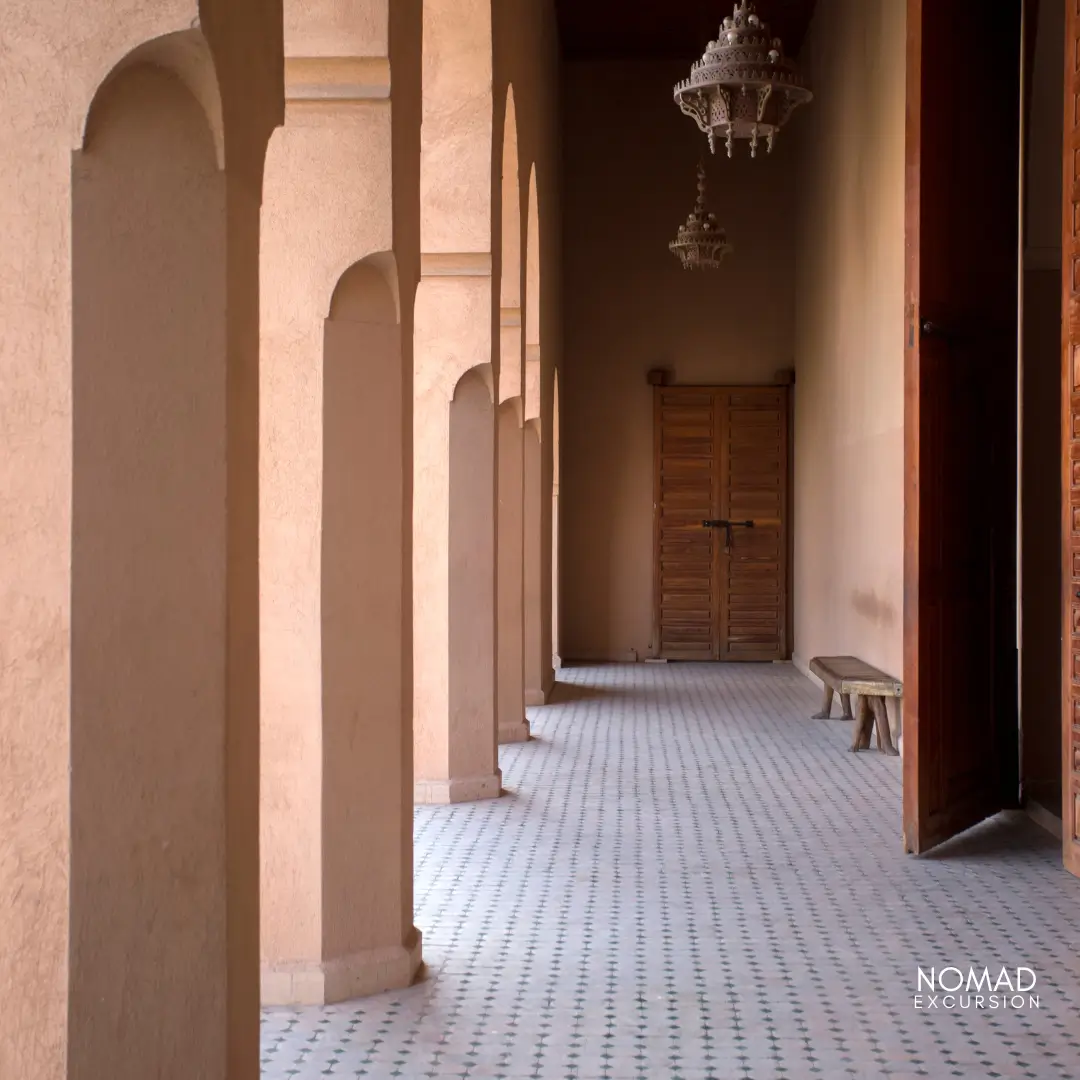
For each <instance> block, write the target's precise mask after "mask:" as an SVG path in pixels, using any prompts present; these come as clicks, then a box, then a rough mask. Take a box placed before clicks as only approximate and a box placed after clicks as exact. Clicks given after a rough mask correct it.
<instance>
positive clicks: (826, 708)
mask: <svg viewBox="0 0 1080 1080" xmlns="http://www.w3.org/2000/svg"><path fill="white" fill-rule="evenodd" d="M832 699H833V688H832V687H831V686H826V687H825V704H824V705H822V706H821V712H816V713H814V715H813V716H811V717H810V719H811V720H828V719H829V717H830V716H831V715H832Z"/></svg>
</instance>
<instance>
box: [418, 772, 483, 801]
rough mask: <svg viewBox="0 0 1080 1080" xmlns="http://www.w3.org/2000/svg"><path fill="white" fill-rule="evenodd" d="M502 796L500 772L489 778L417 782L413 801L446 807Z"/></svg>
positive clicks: (477, 777) (475, 777) (474, 777)
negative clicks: (452, 804)
mask: <svg viewBox="0 0 1080 1080" xmlns="http://www.w3.org/2000/svg"><path fill="white" fill-rule="evenodd" d="M501 794H502V772H501V771H500V770H499V769H496V770H495V772H494V773H493V774H492V775H491V776H469V777H452V778H451V779H449V780H417V781H416V783H415V785H414V787H413V801H414V802H415V803H416V804H417V805H424V806H446V805H448V804H450V803H463V802H479V801H480V800H481V799H497V798H498V797H499V796H500V795H501Z"/></svg>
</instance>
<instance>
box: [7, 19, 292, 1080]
mask: <svg viewBox="0 0 1080 1080" xmlns="http://www.w3.org/2000/svg"><path fill="white" fill-rule="evenodd" d="M17 15H18V12H16V16H17ZM200 26H201V27H202V28H204V29H196V28H197V27H200ZM19 27H20V28H19V32H18V33H17V34H15V35H14V36H11V35H6V37H7V40H6V41H5V50H4V64H3V69H2V71H0V91H2V94H3V100H4V122H3V124H0V231H2V234H3V236H4V243H3V245H2V246H0V324H2V325H3V327H4V332H3V334H0V430H3V432H4V453H3V455H0V501H2V512H0V587H2V591H3V596H4V603H3V604H2V605H0V643H2V644H0V652H2V654H3V658H2V667H3V670H4V677H3V678H2V679H0V747H2V751H0V836H2V837H3V842H2V847H0V896H3V897H4V914H3V918H2V919H0V956H2V957H3V960H2V969H3V977H2V982H3V985H4V988H5V990H6V991H7V993H6V994H5V1008H4V1009H3V1010H2V1011H0V1076H4V1077H9V1076H10V1077H27V1078H34V1080H39V1078H41V1080H61V1078H64V1080H98V1078H100V1077H135V1076H138V1077H144V1076H146V1077H149V1076H177V1075H181V1074H187V1075H192V1076H199V1077H202V1078H205V1080H226V1078H228V1080H255V1078H256V1077H257V1076H258V1072H259V1011H258V1004H259V1003H258V980H257V975H256V971H257V960H256V957H257V955H258V929H257V923H256V921H255V919H254V918H253V915H254V913H255V912H256V911H257V908H258V865H257V855H256V852H257V846H258V788H257V776H258V647H257V641H258V638H257V635H258V581H257V568H258V531H257V492H258V473H257V468H258V444H257V424H258V394H257V365H258V250H259V201H260V196H261V183H262V168H263V157H264V153H265V147H266V140H267V138H268V136H269V134H270V131H271V129H272V128H273V126H274V125H275V124H277V123H280V120H281V82H280V72H281V11H280V6H278V7H277V8H276V9H275V6H274V4H272V3H270V4H265V3H263V4H256V3H255V2H254V0H250V2H249V0H238V2H235V3H233V2H230V3H227V4H226V3H220V2H215V0H203V2H202V3H200V4H196V3H193V2H178V0H169V2H165V3H161V4H157V5H151V6H150V7H149V8H148V7H147V5H146V4H144V3H136V2H128V0H116V2H111V3H108V4H106V3H104V2H101V0H88V2H87V3H84V4H81V5H75V6H72V5H68V4H64V5H61V4H55V3H42V4H39V5H37V6H35V8H34V10H33V17H32V18H29V19H21V20H20V21H19ZM193 27H194V28H193ZM223 116H228V118H229V121H228V125H224V124H223V122H222V118H223ZM193 1032H196V1033H197V1038H193V1037H192V1033H193Z"/></svg>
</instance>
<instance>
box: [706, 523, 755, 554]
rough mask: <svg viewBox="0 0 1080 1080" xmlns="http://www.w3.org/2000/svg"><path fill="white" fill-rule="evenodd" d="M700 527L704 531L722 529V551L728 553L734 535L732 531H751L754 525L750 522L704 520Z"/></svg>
mask: <svg viewBox="0 0 1080 1080" xmlns="http://www.w3.org/2000/svg"><path fill="white" fill-rule="evenodd" d="M701 524H702V526H703V527H704V528H706V529H723V530H724V550H725V551H730V550H731V546H732V543H733V538H734V534H733V533H732V531H731V530H732V529H752V528H753V527H754V523H753V522H752V521H728V520H726V519H724V518H720V519H714V518H706V519H705V520H704V521H703V522H702V523H701Z"/></svg>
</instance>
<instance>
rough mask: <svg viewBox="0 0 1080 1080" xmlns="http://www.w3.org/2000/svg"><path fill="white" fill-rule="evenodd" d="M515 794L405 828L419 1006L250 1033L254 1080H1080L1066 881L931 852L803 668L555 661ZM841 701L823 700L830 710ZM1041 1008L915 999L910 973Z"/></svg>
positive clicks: (1014, 818) (968, 850) (287, 1015)
mask: <svg viewBox="0 0 1080 1080" xmlns="http://www.w3.org/2000/svg"><path fill="white" fill-rule="evenodd" d="M561 677H562V680H563V682H562V684H561V685H560V686H559V688H558V689H557V692H556V703H555V704H553V705H549V706H547V707H545V708H542V709H535V710H531V711H530V718H531V719H532V722H533V730H534V732H535V734H536V736H537V738H536V740H535V741H533V742H531V743H528V744H522V745H517V746H510V747H505V748H503V750H502V752H501V755H500V756H501V762H502V767H503V774H504V783H505V785H506V787H507V789H508V794H507V795H505V796H504V797H503V798H501V799H499V800H498V801H492V802H486V803H478V804H471V805H464V806H459V807H454V808H428V807H425V808H422V809H418V810H417V812H416V883H417V889H416V895H417V914H416V924H417V926H419V927H420V928H421V929H422V930H423V932H424V953H425V957H426V960H427V964H428V970H427V973H426V977H425V979H424V981H422V982H421V983H419V984H418V985H416V986H414V987H413V988H411V989H410V990H407V991H404V992H398V993H391V994H384V995H381V996H379V997H377V998H369V999H366V1000H363V1001H359V1002H353V1003H350V1004H346V1005H340V1006H335V1007H331V1008H326V1009H297V1010H286V1009H272V1010H266V1011H265V1013H264V1018H263V1076H264V1078H266V1080H285V1078H290V1077H297V1078H300V1080H309V1078H310V1080H314V1078H315V1077H317V1076H332V1077H370V1078H375V1080H384V1078H388V1077H405V1078H408V1080H412V1078H416V1080H420V1078H424V1077H462V1078H474V1080H487V1078H496V1077H504V1078H508V1080H509V1078H513V1080H517V1078H526V1077H531V1078H534V1080H556V1078H557V1080H578V1078H580V1080H645V1078H648V1080H653V1078H669V1077H670V1078H672V1080H707V1078H708V1080H780V1078H784V1080H810V1078H823V1080H833V1078H848V1077H855V1078H860V1080H864V1078H874V1080H880V1078H884V1077H892V1078H893V1080H907V1078H909V1077H916V1076H920V1077H933V1078H939V1077H940V1078H947V1077H965V1078H971V1080H986V1078H990V1080H996V1078H998V1077H1003V1078H1009V1080H1012V1078H1026V1080H1080V881H1077V880H1075V879H1074V878H1071V877H1070V876H1068V875H1067V874H1066V873H1065V872H1064V871H1063V870H1062V869H1061V865H1060V855H1059V846H1058V843H1057V841H1055V840H1054V839H1053V838H1052V837H1050V836H1049V835H1048V834H1046V833H1044V832H1043V831H1041V830H1040V829H1039V828H1037V827H1036V826H1035V825H1033V824H1031V823H1030V822H1029V821H1028V820H1027V819H1026V818H1024V817H1022V816H1020V815H1003V816H1001V817H998V818H995V819H993V820H992V821H990V822H987V823H985V824H984V825H983V826H980V827H979V828H978V829H975V830H972V831H971V832H970V833H968V834H967V835H966V836H964V837H962V838H960V839H958V840H956V841H953V842H952V843H951V844H950V845H947V846H946V847H945V848H943V849H941V850H940V851H939V852H938V853H937V854H935V855H932V856H928V857H925V858H922V859H915V858H912V857H910V856H905V855H904V854H903V852H902V849H901V844H900V762H899V760H898V759H895V758H894V759H887V758H885V757H884V756H882V755H880V754H877V753H875V752H870V753H864V754H860V755H853V754H850V753H848V752H847V751H846V747H847V745H848V744H849V743H850V727H849V725H848V724H845V723H842V722H839V721H837V720H832V721H815V720H809V719H807V717H808V716H810V714H811V713H812V712H814V711H816V709H817V708H818V707H819V700H818V695H817V693H816V692H815V690H814V689H813V687H812V686H811V685H810V684H809V683H808V682H807V681H806V680H804V679H803V678H802V676H800V675H799V674H798V673H797V672H796V671H795V670H794V669H793V668H791V667H789V666H786V665H776V666H772V665H769V666H725V665H674V664H673V665H666V666H664V665H656V666H654V665H634V666H621V665H619V666H608V667H594V668H571V669H567V670H564V671H563V672H562V673H561ZM837 711H838V710H837ZM948 964H956V965H959V966H961V967H963V968H964V970H965V971H966V970H967V968H968V967H969V966H971V965H973V966H975V967H976V968H977V969H981V968H982V967H983V966H988V967H990V968H991V969H992V970H993V971H994V972H995V973H996V972H998V971H999V970H1000V968H1001V967H1002V966H1003V965H1005V966H1008V967H1010V968H1015V967H1016V966H1018V965H1025V966H1028V967H1030V968H1032V969H1033V970H1034V971H1035V973H1036V975H1037V978H1038V984H1037V987H1036V993H1037V994H1038V996H1039V1000H1040V1005H1041V1007H1040V1008H1039V1009H1037V1010H1030V1009H1029V1010H1024V1011H1019V1010H1013V1009H1008V1010H1004V1011H1003V1010H1000V1009H998V1010H990V1009H983V1010H967V1011H960V1010H954V1011H945V1010H943V1009H940V1008H939V1009H938V1010H936V1011H916V1009H915V1008H914V1001H913V999H914V995H915V993H916V990H917V986H916V980H917V967H918V966H919V965H922V966H923V967H924V968H926V969H928V968H929V967H931V966H935V967H938V968H940V967H942V966H945V965H948Z"/></svg>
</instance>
